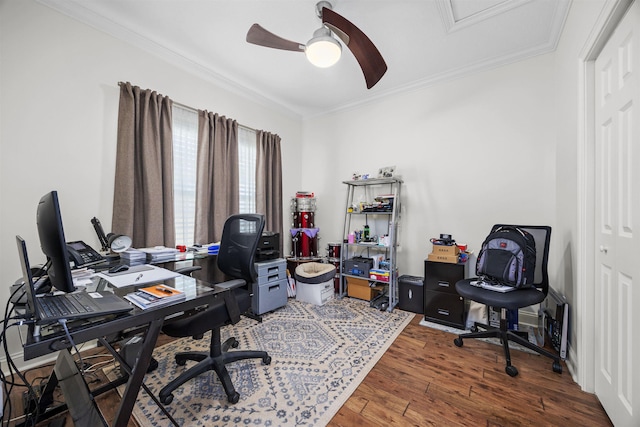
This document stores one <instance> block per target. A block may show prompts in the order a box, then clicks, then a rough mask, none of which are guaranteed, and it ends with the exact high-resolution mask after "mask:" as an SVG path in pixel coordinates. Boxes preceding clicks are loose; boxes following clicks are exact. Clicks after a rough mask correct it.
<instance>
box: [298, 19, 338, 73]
mask: <svg viewBox="0 0 640 427" xmlns="http://www.w3.org/2000/svg"><path fill="white" fill-rule="evenodd" d="M323 30H325V31H323V32H322V35H318V34H317V33H318V31H316V33H314V36H315V37H314V38H312V39H311V40H309V43H307V45H306V47H305V49H304V53H305V55H306V56H307V59H308V60H309V62H311V63H312V64H313V65H315V66H316V67H320V68H328V67H331V66H332V65H334V64H335V63H336V62H338V60H339V59H340V55H341V54H342V45H341V44H340V43H339V42H338V41H337V40H336V39H334V38H333V37H331V32H330V31H329V30H328V29H326V28H323Z"/></svg>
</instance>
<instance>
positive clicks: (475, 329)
mask: <svg viewBox="0 0 640 427" xmlns="http://www.w3.org/2000/svg"><path fill="white" fill-rule="evenodd" d="M469 330H470V331H471V332H478V327H477V326H476V325H473V326H472V327H470V328H469Z"/></svg>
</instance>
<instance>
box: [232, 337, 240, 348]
mask: <svg viewBox="0 0 640 427" xmlns="http://www.w3.org/2000/svg"><path fill="white" fill-rule="evenodd" d="M239 345H240V343H239V342H238V340H237V339H235V338H234V339H233V341H232V342H231V347H232V348H238V346H239Z"/></svg>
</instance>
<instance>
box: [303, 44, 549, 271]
mask: <svg viewBox="0 0 640 427" xmlns="http://www.w3.org/2000/svg"><path fill="white" fill-rule="evenodd" d="M552 66H553V56H552V55H544V56H539V57H536V58H533V59H530V60H527V61H522V62H519V63H516V64H513V65H509V66H505V67H501V68H498V69H495V70H491V71H488V72H485V73H480V74H476V75H473V76H471V77H467V78H461V79H458V80H455V81H451V82H449V83H445V84H441V85H438V86H435V87H430V88H425V89H422V90H419V91H415V92H411V93H405V94H400V95H396V96H393V97H390V98H386V99H384V100H381V101H378V102H376V103H372V104H370V105H366V106H362V107H360V108H358V109H355V110H350V111H340V112H336V113H335V114H332V115H327V116H323V117H318V118H314V119H310V120H307V121H306V122H305V126H304V145H303V152H302V159H303V160H302V161H303V163H305V162H308V166H305V171H309V172H308V173H305V174H304V175H303V176H302V187H303V188H304V189H306V190H308V191H314V192H315V193H316V195H317V198H318V202H317V203H318V210H317V212H316V216H315V219H316V225H317V226H319V227H320V230H321V231H320V233H321V235H322V239H323V245H325V246H326V244H325V243H326V242H333V241H338V242H339V241H340V239H341V235H342V228H343V223H344V209H345V206H344V205H345V201H346V192H347V186H346V185H344V184H342V181H345V180H349V179H350V178H351V175H352V173H353V172H354V171H359V172H361V173H365V172H371V173H376V172H377V170H378V168H379V167H381V166H388V165H395V166H396V167H397V172H398V173H399V174H400V175H401V176H402V178H403V180H404V185H403V189H402V191H403V197H402V201H403V210H402V218H401V232H400V240H401V244H402V248H401V251H400V252H399V254H398V268H399V274H410V275H416V276H423V275H424V271H423V269H424V259H425V258H426V256H427V254H428V253H429V252H430V251H431V244H430V243H429V239H430V238H431V237H438V236H439V234H440V233H449V234H452V235H453V237H454V239H456V241H458V242H466V243H467V244H468V245H469V247H470V249H471V250H474V251H476V252H477V251H478V249H479V247H480V245H481V243H482V241H483V240H484V238H485V237H486V235H487V234H488V232H489V230H490V228H491V226H492V225H493V224H495V223H499V222H503V223H520V224H524V223H527V224H547V225H551V226H554V225H555V224H554V221H555V211H556V197H555V188H556V174H555V172H556V166H555V150H556V138H555V133H554V129H553V126H552V125H553V123H554V122H555V118H554V112H553V105H554V93H553V90H552V83H553V74H552ZM305 159H308V160H305ZM556 255H557V254H556ZM555 259H556V260H557V257H556V258H555ZM553 262H555V261H553ZM472 270H474V269H473V268H472Z"/></svg>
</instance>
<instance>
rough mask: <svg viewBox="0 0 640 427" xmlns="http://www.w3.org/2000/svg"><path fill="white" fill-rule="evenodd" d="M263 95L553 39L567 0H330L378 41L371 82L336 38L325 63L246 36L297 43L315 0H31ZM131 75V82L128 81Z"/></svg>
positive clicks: (414, 76)
mask: <svg viewBox="0 0 640 427" xmlns="http://www.w3.org/2000/svg"><path fill="white" fill-rule="evenodd" d="M38 1H39V2H40V3H42V4H45V5H47V6H50V7H52V8H54V9H56V10H58V11H60V12H62V13H64V14H67V15H69V16H71V17H73V18H75V19H77V20H79V21H82V22H84V23H86V24H89V25H91V26H93V27H95V28H97V29H99V30H101V31H104V32H106V33H108V34H111V35H113V36H115V37H117V38H119V39H122V40H125V41H127V42H129V43H132V44H133V45H136V46H138V47H140V48H142V49H144V50H147V51H149V52H152V53H154V54H156V55H158V56H160V57H162V58H164V59H166V60H168V61H170V62H172V63H175V64H177V65H178V66H181V67H183V68H186V69H187V70H189V71H191V72H193V73H195V74H197V75H199V76H202V77H204V78H207V79H209V80H212V81H214V82H216V83H217V84H221V85H223V86H224V87H227V88H230V89H231V90H234V91H236V92H240V93H243V94H248V95H249V96H251V97H253V98H256V99H258V100H259V101H261V102H264V103H266V104H268V105H274V104H276V105H277V107H278V108H282V109H283V110H285V111H287V112H289V113H293V114H295V115H299V116H302V117H309V116H313V115H317V114H322V113H326V112H329V111H336V110H339V109H342V108H346V107H349V106H353V105H357V104H360V103H363V102H367V101H369V100H371V99H375V98H379V97H382V96H386V95H389V94H391V93H396V92H401V91H406V90H411V89H415V88H418V87H421V86H425V85H429V84H433V83H435V82H440V81H443V80H446V79H451V78H455V77H459V76H463V75H466V74H469V73H473V72H478V71H482V70H485V69H489V68H493V67H496V66H500V65H503V64H507V63H511V62H515V61H519V60H522V59H525V58H529V57H532V56H535V55H539V54H543V53H547V52H551V51H553V50H554V49H555V47H556V44H557V41H558V39H559V37H560V34H561V32H562V28H563V25H564V21H565V18H566V15H567V13H568V10H569V6H570V3H571V0H384V1H382V0H330V1H331V3H332V5H333V10H334V11H335V12H337V13H338V14H340V15H342V16H343V17H345V18H346V19H348V20H349V21H351V22H352V23H354V24H355V25H356V26H357V27H358V28H360V29H361V30H362V31H363V32H364V33H365V34H367V36H368V37H369V38H370V39H371V40H372V41H373V43H374V44H375V45H376V46H377V48H378V50H379V51H380V52H381V53H382V56H383V57H384V58H385V61H386V62H387V66H388V71H387V73H386V74H385V75H384V76H383V77H382V79H381V80H380V82H379V83H378V84H377V85H376V86H374V87H373V88H372V89H369V90H368V89H367V88H366V86H365V81H364V77H363V75H362V71H361V70H360V68H359V66H358V63H357V62H356V60H355V58H354V57H353V55H352V54H351V52H350V51H349V50H348V48H346V47H343V54H342V58H341V59H340V61H339V62H338V64H336V65H335V66H333V67H332V68H329V69H320V68H315V67H314V66H313V65H311V64H310V63H309V62H308V61H307V60H306V58H305V56H304V55H303V54H300V53H296V52H290V51H282V50H276V49H269V48H265V47H260V46H256V45H252V44H249V43H247V42H246V41H245V37H246V33H247V30H248V29H249V27H250V26H251V25H252V24H253V23H259V24H260V25H262V26H263V27H264V28H266V29H267V30H269V31H271V32H273V33H275V34H277V35H279V36H281V37H283V38H285V39H288V40H292V41H296V42H300V43H302V44H305V43H306V42H307V41H308V40H309V39H310V38H311V37H312V35H313V31H314V30H316V29H317V28H319V27H320V20H319V18H318V17H317V16H316V14H315V4H316V0H273V1H272V0H38ZM133 83H135V82H133Z"/></svg>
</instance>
